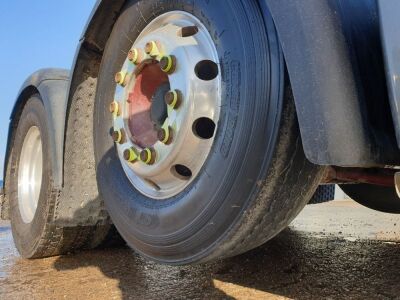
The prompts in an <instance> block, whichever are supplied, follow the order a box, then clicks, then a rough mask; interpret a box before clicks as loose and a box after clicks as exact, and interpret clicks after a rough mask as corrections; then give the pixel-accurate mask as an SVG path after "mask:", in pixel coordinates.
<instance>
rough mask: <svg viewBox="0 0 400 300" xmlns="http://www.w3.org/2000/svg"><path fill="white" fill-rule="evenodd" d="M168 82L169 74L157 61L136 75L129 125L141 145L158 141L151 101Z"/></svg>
mask: <svg viewBox="0 0 400 300" xmlns="http://www.w3.org/2000/svg"><path fill="white" fill-rule="evenodd" d="M168 82H169V80H168V75H167V74H165V73H164V72H163V71H161V69H160V67H159V66H158V64H157V63H151V64H148V65H145V66H144V68H143V69H142V71H141V72H140V74H138V75H137V76H136V81H135V85H134V87H133V88H132V91H131V92H130V93H129V100H128V101H129V117H128V126H129V130H130V132H131V135H132V139H133V142H134V143H135V144H137V145H138V146H140V147H143V148H145V147H150V146H153V145H154V144H155V143H156V142H157V141H158V138H157V130H156V129H155V128H154V123H153V121H152V119H151V116H150V111H151V101H152V97H153V95H154V94H155V92H156V91H157V89H158V88H159V87H160V86H162V85H164V84H166V83H168Z"/></svg>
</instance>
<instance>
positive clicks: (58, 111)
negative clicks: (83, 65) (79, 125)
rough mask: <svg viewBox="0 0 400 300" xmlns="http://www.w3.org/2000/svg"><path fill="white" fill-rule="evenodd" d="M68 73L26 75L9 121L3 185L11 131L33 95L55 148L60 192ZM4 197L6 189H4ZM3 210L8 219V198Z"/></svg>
mask: <svg viewBox="0 0 400 300" xmlns="http://www.w3.org/2000/svg"><path fill="white" fill-rule="evenodd" d="M68 78H69V71H68V70H64V69H42V70H39V71H37V72H35V73H34V74H32V75H31V76H29V77H28V78H27V79H26V80H25V82H24V83H23V84H22V87H21V89H20V91H19V92H18V96H17V99H16V101H15V103H14V106H13V109H12V112H11V115H10V122H9V129H8V138H7V146H6V155H5V160H4V174H3V178H4V182H6V181H7V173H8V172H7V170H8V164H9V158H10V154H11V147H12V142H13V135H14V129H15V128H16V126H17V125H18V121H19V119H20V116H21V113H22V110H23V108H24V106H25V104H26V102H27V101H28V100H29V99H30V98H31V97H32V96H33V95H36V94H39V95H40V98H41V99H42V102H43V105H44V108H45V111H46V115H47V121H48V125H49V132H48V136H49V138H50V143H52V144H53V145H56V147H54V148H53V149H52V151H51V157H50V159H51V166H52V174H53V185H54V188H57V189H60V190H61V188H62V184H63V147H64V125H65V109H66V99H67V98H66V95H67V87H68V81H69V80H68ZM5 187H6V186H5ZM4 192H5V195H7V190H6V189H5V190H4ZM1 207H2V210H1V211H2V218H4V219H7V218H8V211H7V208H8V197H4V199H3V203H1Z"/></svg>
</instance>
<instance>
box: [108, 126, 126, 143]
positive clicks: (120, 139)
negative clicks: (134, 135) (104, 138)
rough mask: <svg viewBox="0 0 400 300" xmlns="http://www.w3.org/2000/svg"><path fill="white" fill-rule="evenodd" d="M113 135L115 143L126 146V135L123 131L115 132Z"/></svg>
mask: <svg viewBox="0 0 400 300" xmlns="http://www.w3.org/2000/svg"><path fill="white" fill-rule="evenodd" d="M111 135H112V138H113V140H114V142H115V143H118V144H124V143H125V141H126V134H125V130H123V129H118V130H114V131H113V132H112V134H111Z"/></svg>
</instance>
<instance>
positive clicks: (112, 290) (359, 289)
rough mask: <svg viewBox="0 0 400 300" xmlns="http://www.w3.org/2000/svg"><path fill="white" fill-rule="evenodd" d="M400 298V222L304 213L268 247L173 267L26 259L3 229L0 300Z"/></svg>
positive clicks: (364, 212) (341, 210)
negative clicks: (200, 263) (193, 264)
mask: <svg viewBox="0 0 400 300" xmlns="http://www.w3.org/2000/svg"><path fill="white" fill-rule="evenodd" d="M284 298H292V299H400V216H395V215H389V214H383V213H378V212H374V211H372V210H369V209H366V208H363V207H361V206H359V205H357V204H355V203H353V202H351V201H334V202H331V203H329V204H318V205H311V206H308V207H307V208H306V209H305V210H304V211H303V212H302V213H301V215H300V216H299V217H298V218H297V219H296V220H295V221H294V222H293V224H292V225H291V226H290V228H289V229H287V230H285V231H284V232H282V233H281V234H280V235H278V236H277V237H276V238H275V239H273V240H272V241H270V242H269V243H267V244H266V245H264V246H262V247H260V248H258V249H256V250H253V251H251V252H249V253H246V254H244V255H241V256H238V257H234V258H231V259H227V260H225V261H221V262H215V263H210V264H206V265H197V266H187V267H169V266H164V265H157V264H154V263H152V262H148V261H145V260H143V259H142V258H140V257H139V256H137V255H136V254H134V253H133V252H132V251H131V250H130V249H128V248H117V249H102V250H95V251H90V252H82V253H76V254H71V255H69V256H64V257H55V258H49V259H43V260H34V261H29V260H23V259H21V258H20V257H19V256H18V253H17V251H16V249H15V248H14V246H13V242H12V236H11V232H10V227H9V224H8V223H6V222H3V223H0V299H284Z"/></svg>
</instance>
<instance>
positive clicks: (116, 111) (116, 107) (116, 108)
mask: <svg viewBox="0 0 400 300" xmlns="http://www.w3.org/2000/svg"><path fill="white" fill-rule="evenodd" d="M110 113H112V114H113V116H114V117H118V116H120V115H121V106H120V104H119V103H118V102H117V101H113V102H111V104H110Z"/></svg>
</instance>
